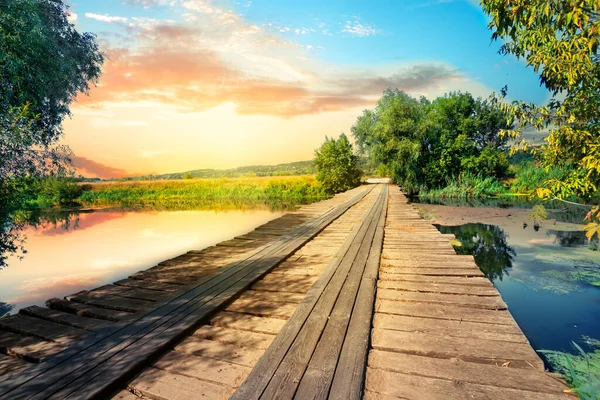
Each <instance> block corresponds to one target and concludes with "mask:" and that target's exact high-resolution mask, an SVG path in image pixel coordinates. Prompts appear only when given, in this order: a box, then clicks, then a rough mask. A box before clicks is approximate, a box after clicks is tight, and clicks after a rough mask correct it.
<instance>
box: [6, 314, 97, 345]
mask: <svg viewBox="0 0 600 400" xmlns="http://www.w3.org/2000/svg"><path fill="white" fill-rule="evenodd" d="M0 329H3V330H5V331H9V332H14V333H18V334H21V335H25V336H33V337H37V338H39V339H42V340H46V341H50V342H56V343H61V344H67V343H69V342H71V341H73V340H77V339H80V338H82V337H83V336H85V335H86V334H87V333H88V332H87V331H85V330H83V329H78V328H73V327H70V326H66V325H61V324H57V323H56V322H51V321H47V320H45V319H41V318H36V317H31V316H29V315H24V314H16V315H10V316H8V317H4V318H0Z"/></svg>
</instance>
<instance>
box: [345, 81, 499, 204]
mask: <svg viewBox="0 0 600 400" xmlns="http://www.w3.org/2000/svg"><path fill="white" fill-rule="evenodd" d="M508 127H510V125H507V123H506V114H505V113H503V112H502V111H499V110H498V109H497V108H496V107H495V106H494V104H492V103H490V102H488V101H487V100H482V99H474V98H473V96H471V95H470V94H469V93H460V92H458V93H450V94H447V95H445V96H443V97H439V98H437V99H435V100H434V101H433V102H431V103H430V102H429V101H428V100H427V99H425V98H424V97H421V99H419V100H417V99H415V98H412V97H411V96H409V95H408V94H406V93H404V92H402V91H400V90H397V89H387V90H386V91H384V94H383V97H382V98H381V99H380V100H379V101H378V102H377V105H376V107H375V108H374V109H373V110H365V111H364V112H363V115H361V116H360V117H359V118H358V120H357V121H356V123H355V124H354V126H353V127H352V134H353V135H354V137H355V138H356V142H357V144H358V146H359V149H360V150H361V152H363V153H367V154H368V155H369V156H370V157H371V158H372V159H374V160H375V161H377V162H379V163H382V164H384V165H385V166H387V167H388V168H389V169H390V171H391V175H392V177H393V180H394V182H395V183H397V184H399V185H400V186H402V188H403V189H404V190H406V191H407V192H409V193H419V192H422V191H425V190H431V189H439V188H442V187H445V186H447V185H449V184H451V183H452V182H456V181H457V180H458V179H459V176H460V175H461V174H463V173H470V174H472V175H478V174H482V175H485V176H490V177H495V178H502V177H504V176H506V174H507V172H508V167H509V163H508V160H507V159H506V156H505V154H504V146H505V144H506V139H503V138H501V137H500V136H499V132H500V131H501V130H502V129H506V128H508Z"/></svg>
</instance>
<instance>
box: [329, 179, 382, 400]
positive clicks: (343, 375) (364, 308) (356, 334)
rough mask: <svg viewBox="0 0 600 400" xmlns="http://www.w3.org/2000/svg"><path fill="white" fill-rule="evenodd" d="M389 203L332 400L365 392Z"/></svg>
mask: <svg viewBox="0 0 600 400" xmlns="http://www.w3.org/2000/svg"><path fill="white" fill-rule="evenodd" d="M386 189H387V186H386ZM388 201H389V192H388V193H387V194H386V195H385V203H384V206H383V212H382V213H381V217H380V219H379V222H378V224H377V228H376V231H375V236H374V238H373V244H372V248H371V251H370V253H369V259H368V260H367V266H366V269H365V275H364V276H363V279H362V282H361V286H360V289H359V292H358V296H357V298H356V305H355V306H354V310H353V313H352V316H351V317H350V324H349V325H348V332H347V333H346V339H345V341H344V345H343V347H342V351H341V353H340V357H339V360H338V364H337V367H336V370H335V375H334V377H333V382H332V384H331V389H330V392H329V398H331V399H344V400H347V399H350V400H354V399H360V398H361V396H362V393H363V386H364V380H365V372H366V365H367V355H368V351H369V343H370V333H371V320H372V318H373V312H374V304H375V291H376V283H377V279H378V272H379V263H380V260H381V249H382V244H383V237H384V229H383V228H384V226H385V221H386V218H387V212H388Z"/></svg>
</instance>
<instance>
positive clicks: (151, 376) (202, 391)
mask: <svg viewBox="0 0 600 400" xmlns="http://www.w3.org/2000/svg"><path fill="white" fill-rule="evenodd" d="M129 388H130V389H131V390H132V391H133V392H134V393H136V394H139V395H141V396H144V397H145V398H150V399H168V400H189V399H194V398H197V397H198V396H200V395H201V396H203V397H206V398H208V399H226V398H227V397H229V395H231V393H233V391H234V389H233V388H230V387H227V386H223V385H218V384H215V383H211V382H206V381H201V380H199V379H196V378H190V377H188V376H184V375H178V374H171V373H169V372H167V371H162V370H160V369H157V368H149V369H147V370H146V371H144V372H143V373H142V374H141V375H140V376H139V377H137V378H136V379H135V380H134V381H133V382H132V383H131V384H130V385H129Z"/></svg>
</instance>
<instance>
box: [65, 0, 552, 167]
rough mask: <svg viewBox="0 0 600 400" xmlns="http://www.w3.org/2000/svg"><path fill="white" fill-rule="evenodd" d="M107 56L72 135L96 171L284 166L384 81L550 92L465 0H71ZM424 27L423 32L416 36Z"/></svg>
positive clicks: (352, 116) (427, 89)
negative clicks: (502, 51) (504, 51)
mask: <svg viewBox="0 0 600 400" xmlns="http://www.w3.org/2000/svg"><path fill="white" fill-rule="evenodd" d="M70 4H71V12H72V13H71V16H70V20H71V21H73V23H75V24H76V26H77V28H78V29H80V30H83V31H89V32H93V33H95V34H97V36H98V40H99V43H100V46H101V49H102V50H103V51H104V52H105V54H106V55H107V57H108V58H107V60H106V63H105V66H104V73H103V75H102V77H101V78H100V82H99V83H98V86H97V87H95V88H93V89H92V90H91V92H90V95H89V97H88V96H83V95H82V96H79V98H78V101H77V103H76V104H74V106H73V107H72V112H73V117H72V119H70V120H67V121H66V122H65V125H64V127H65V136H64V139H63V141H64V142H65V143H66V144H68V145H70V146H71V148H72V149H73V151H74V152H75V154H76V157H75V164H76V166H77V167H78V169H79V172H80V173H82V174H84V175H86V176H100V177H104V178H107V177H120V176H125V175H135V174H147V173H167V172H178V171H186V170H191V169H199V168H230V167H236V166H242V165H250V164H276V163H283V162H291V161H299V160H307V159H311V158H312V157H313V151H314V148H316V147H317V146H318V145H319V144H320V143H321V142H322V141H323V139H324V137H325V135H330V136H332V135H338V134H340V133H341V132H346V133H349V131H350V127H351V126H352V124H353V122H354V121H355V120H356V117H357V116H358V115H360V113H361V111H362V110H363V109H365V108H368V107H371V106H373V105H374V103H375V101H376V100H377V99H378V98H379V96H380V95H381V93H382V91H383V90H384V89H385V88H387V87H397V88H400V89H403V90H405V91H407V92H409V93H410V94H412V95H416V96H418V95H424V96H426V97H428V98H433V97H435V96H438V95H441V94H443V93H445V92H448V91H452V90H463V91H465V90H467V91H470V92H471V93H473V94H474V95H476V96H482V97H487V96H488V95H489V94H490V93H491V92H492V91H498V90H499V89H500V88H501V87H503V86H504V85H506V84H508V86H509V95H513V96H514V97H515V98H516V97H518V98H523V99H526V100H530V101H536V102H541V101H543V100H544V99H545V97H546V94H545V92H544V90H542V89H540V88H539V85H538V80H537V77H536V76H535V74H534V73H533V72H532V71H530V70H529V71H528V70H526V69H525V66H524V65H523V64H520V63H519V62H518V61H517V60H513V59H510V58H508V57H503V56H501V55H499V54H497V50H498V44H490V42H489V34H488V33H487V32H486V29H487V27H486V25H487V21H486V18H485V16H484V15H483V13H482V12H481V11H480V9H479V8H478V6H477V5H476V4H475V3H474V2H471V1H468V0H456V1H451V0H450V1H441V0H437V1H435V0H434V1H429V0H423V1H417V0H411V1H402V2H377V3H373V4H371V3H370V2H361V1H341V0H335V1H328V2H322V1H321V2H319V1H303V2H297V3H295V4H293V3H292V2H283V1H275V0H259V1H238V2H232V1H224V0H213V1H211V0H106V1H102V2H100V1H92V0H73V1H71V2H70ZM415 35H418V36H419V38H418V40H416V39H415V38H414V36H415Z"/></svg>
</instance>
